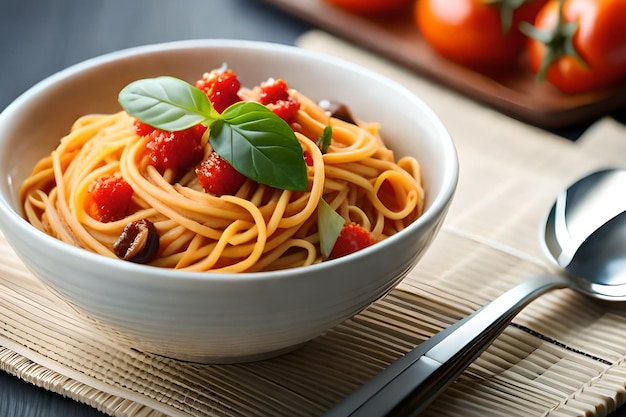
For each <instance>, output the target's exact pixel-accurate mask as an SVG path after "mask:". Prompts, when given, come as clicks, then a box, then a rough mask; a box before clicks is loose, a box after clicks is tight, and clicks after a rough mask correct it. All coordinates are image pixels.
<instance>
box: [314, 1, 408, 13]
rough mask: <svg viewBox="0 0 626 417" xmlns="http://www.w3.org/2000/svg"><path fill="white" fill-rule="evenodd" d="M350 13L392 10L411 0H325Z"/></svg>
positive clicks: (404, 5) (406, 5) (398, 8)
mask: <svg viewBox="0 0 626 417" xmlns="http://www.w3.org/2000/svg"><path fill="white" fill-rule="evenodd" d="M325 1H326V3H329V4H332V5H333V6H337V7H340V8H342V9H344V10H346V11H348V12H351V13H359V14H371V13H387V12H394V11H398V10H400V9H402V8H403V7H408V6H409V5H410V4H411V2H412V0H325Z"/></svg>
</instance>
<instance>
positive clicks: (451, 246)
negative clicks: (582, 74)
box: [0, 31, 626, 417]
mask: <svg viewBox="0 0 626 417" xmlns="http://www.w3.org/2000/svg"><path fill="white" fill-rule="evenodd" d="M298 44H299V45H300V46H301V47H303V48H307V49H312V50H320V51H324V52H326V53H330V54H335V55H338V56H341V57H343V58H345V59H349V60H352V61H354V62H357V63H360V64H362V65H364V66H367V67H370V68H372V69H374V70H376V71H378V72H380V73H382V74H384V75H387V76H389V77H391V78H393V79H395V80H397V81H398V82H400V83H402V84H404V85H405V86H407V87H408V88H409V89H411V90H413V91H414V92H415V93H417V94H418V95H420V96H421V97H422V98H423V99H424V100H425V101H426V102H427V104H429V105H430V106H431V107H432V108H433V109H434V111H435V112H436V113H437V114H438V115H439V116H440V117H441V118H442V120H443V122H444V123H445V124H446V126H447V127H448V129H449V130H450V132H451V134H452V135H453V137H454V138H455V141H456V144H457V147H458V150H459V156H460V161H461V171H460V182H459V188H458V192H457V194H456V197H455V200H454V203H453V205H452V207H451V210H450V213H449V217H448V218H447V220H446V222H445V225H444V227H443V229H442V230H441V232H440V235H439V236H438V238H437V239H436V242H435V243H434V244H433V246H432V248H431V249H430V250H429V251H428V253H427V254H426V255H425V257H424V258H423V259H422V261H421V262H420V264H419V265H418V267H417V268H416V269H415V270H414V271H412V272H411V273H410V275H409V276H408V277H407V278H406V279H405V280H404V281H403V282H402V283H401V284H400V285H399V286H398V287H397V289H395V290H394V291H393V292H391V293H390V294H389V295H388V296H387V297H385V298H384V299H382V300H380V301H378V302H376V303H375V304H374V305H372V306H371V307H370V308H368V309H367V310H365V311H364V312H362V313H361V314H359V315H358V316H356V317H355V318H353V319H351V320H348V321H347V322H345V323H343V324H341V325H340V326H338V327H337V328H335V329H333V330H331V331H329V332H328V333H327V334H325V335H323V336H320V337H318V338H317V339H315V340H313V341H311V342H310V343H308V344H306V345H305V346H304V347H302V348H300V349H298V350H296V351H294V352H292V353H289V354H286V355H283V356H281V357H278V358H275V359H271V360H267V361H262V362H255V363H248V364H239V365H215V366H211V365H199V364H193V363H185V362H179V361H175V360H170V359H167V358H163V357H159V356H155V355H151V354H146V353H142V352H138V351H136V350H133V349H128V348H123V347H119V346H117V345H116V344H115V343H114V342H112V341H110V340H108V339H107V338H105V337H104V336H102V335H101V334H99V333H97V332H96V331H94V330H93V329H92V327H91V326H90V324H89V323H88V322H87V321H85V320H83V319H82V318H81V316H80V315H78V314H77V313H75V312H74V311H73V310H72V309H71V308H69V307H68V306H66V305H65V304H63V303H62V302H60V301H59V300H58V299H57V298H56V297H55V296H54V295H53V294H51V293H50V292H48V291H47V290H46V289H44V288H43V287H42V286H41V285H40V284H39V283H38V281H37V280H36V279H35V278H33V276H32V275H31V274H30V273H29V272H28V271H27V270H26V269H25V268H24V266H23V265H22V263H21V262H20V261H19V260H18V259H17V257H16V256H15V255H14V253H13V252H12V250H11V249H10V247H9V246H8V244H7V242H6V240H4V237H3V236H2V235H0V258H1V259H2V260H3V262H2V265H1V266H0V367H1V368H2V369H4V370H6V371H8V372H10V373H12V374H14V375H17V376H18V377H20V378H22V379H24V380H27V381H30V382H32V383H34V384H36V385H39V386H42V387H44V388H46V389H49V390H51V391H55V392H58V393H61V394H63V395H66V396H69V397H72V398H74V399H77V400H79V401H82V402H85V403H87V404H90V405H92V406H93V407H95V408H97V409H99V410H101V411H103V412H105V413H107V414H110V415H112V416H128V417H144V416H145V417H156V416H163V415H171V416H285V417H295V416H317V415H320V414H323V413H324V412H325V411H326V410H328V409H329V408H331V407H332V406H333V405H334V404H336V403H338V402H339V401H341V399H342V398H344V397H345V396H347V395H348V394H349V393H351V392H352V391H353V390H355V389H356V388H358V387H359V386H360V385H361V384H363V383H365V382H366V381H367V380H369V379H370V378H372V377H373V376H374V375H376V373H378V372H379V371H381V370H382V369H384V368H385V367H386V366H387V365H389V364H390V363H391V362H392V361H394V360H395V359H397V358H398V357H400V356H402V355H403V354H404V353H406V352H407V351H408V350H410V349H411V348H412V347H414V346H416V345H418V344H419V343H421V342H422V341H424V340H426V339H427V338H428V337H430V336H432V335H433V334H434V333H436V332H438V331H439V330H442V329H443V328H445V327H447V326H449V325H450V324H452V323H454V322H455V321H457V320H459V319H460V318H462V317H464V316H466V315H467V314H470V313H471V312H472V311H474V310H476V309H477V308H479V307H480V306H481V305H483V304H484V303H486V302H488V301H489V300H492V299H493V298H495V297H497V296H498V295H500V294H501V293H503V292H504V291H506V290H507V289H509V288H511V287H513V286H514V285H515V284H517V283H519V282H521V281H523V280H525V279H528V278H529V277H531V276H532V275H533V274H536V273H541V272H548V271H550V267H549V266H548V265H549V263H548V262H547V261H546V260H545V258H544V257H543V255H542V253H541V250H540V247H539V244H538V230H539V225H540V223H541V222H542V221H543V219H544V217H545V215H546V214H547V211H548V209H549V208H550V206H551V204H552V201H553V199H554V197H555V196H556V194H557V192H558V191H560V190H561V189H562V188H563V187H566V186H567V185H569V184H570V183H571V182H573V181H574V180H575V179H577V178H578V177H580V176H582V175H584V174H586V173H588V172H590V171H592V170H595V169H598V168H603V167H607V166H618V165H620V164H623V155H625V154H626V127H625V126H623V125H620V124H618V123H617V122H615V121H613V120H611V119H604V120H601V121H600V122H598V123H597V124H596V125H594V126H593V127H592V128H591V129H590V130H589V131H588V132H587V133H586V134H585V136H584V137H583V138H581V139H580V140H578V141H576V142H570V141H568V140H565V139H562V138H559V137H557V136H554V135H551V134H550V133H547V132H545V131H542V130H539V129H535V128H533V127H530V126H528V125H525V124H522V123H520V122H517V121H515V120H513V119H509V118H507V117H504V116H502V115H500V114H498V113H497V112H495V111H492V110H489V109H487V108H485V107H482V106H480V105H478V104H476V103H475V102H472V101H469V100H467V99H465V98H463V97H461V96H458V95H456V94H454V93H452V92H450V91H448V90H445V89H442V88H440V87H438V86H436V85H433V84H431V83H429V82H428V81H425V80H423V79H420V78H418V77H417V76H415V74H412V73H411V72H409V71H405V70H403V69H401V68H398V67H397V66H395V65H393V64H391V63H390V62H387V61H385V60H383V59H381V58H379V57H376V56H373V55H370V54H368V53H366V52H364V51H362V50H359V49H357V48H355V47H353V46H351V45H349V44H347V43H343V42H341V41H339V40H338V39H336V38H333V37H331V36H329V35H327V34H325V33H323V32H317V31H314V32H310V33H308V34H306V35H305V36H303V37H302V38H301V39H300V40H299V43H298ZM381 105H384V98H381ZM390 261H392V260H390ZM625 358H626V304H625V305H623V304H609V303H602V302H598V301H593V300H590V299H588V298H585V297H584V296H581V295H579V294H577V293H575V292H573V291H570V290H559V291H553V292H551V293H549V294H547V295H545V296H543V297H541V298H540V299H539V300H537V301H535V302H533V303H532V304H531V305H530V306H529V307H527V308H526V309H525V310H524V311H523V312H522V313H521V314H520V315H519V316H518V317H517V318H516V319H515V320H514V322H513V324H512V325H510V326H509V327H508V328H507V329H506V331H505V332H504V333H503V334H502V335H501V337H499V338H498V340H497V341H496V342H495V343H494V344H493V345H492V346H491V347H490V348H489V349H488V350H487V351H485V352H484V353H483V354H482V355H481V356H480V357H479V358H478V359H477V360H476V362H475V363H474V364H472V365H471V366H470V368H469V369H468V370H467V371H466V372H464V373H463V375H462V376H461V377H460V378H459V380H458V381H457V382H456V383H454V384H453V385H452V386H451V387H450V388H449V389H448V390H447V391H446V392H445V393H444V394H443V395H442V396H441V397H440V398H439V399H438V400H437V401H435V402H434V403H433V404H432V405H431V407H430V408H429V409H428V410H427V411H426V412H425V415H427V416H500V415H507V416H524V417H526V416H548V415H549V416H559V417H560V416H578V415H598V416H603V415H606V414H607V413H609V412H611V411H613V410H614V409H615V408H616V407H618V406H619V405H621V404H623V403H625V402H626V363H625Z"/></svg>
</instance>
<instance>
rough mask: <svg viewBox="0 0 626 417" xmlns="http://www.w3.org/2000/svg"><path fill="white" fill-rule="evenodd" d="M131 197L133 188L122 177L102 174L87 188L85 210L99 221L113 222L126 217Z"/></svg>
mask: <svg viewBox="0 0 626 417" xmlns="http://www.w3.org/2000/svg"><path fill="white" fill-rule="evenodd" d="M132 197H133V188H132V187H131V186H130V184H128V183H127V182H126V181H125V180H124V179H123V178H121V177H117V176H114V175H107V176H102V177H99V178H98V179H96V180H95V181H94V182H93V183H92V184H91V185H90V186H89V188H88V189H87V197H86V199H85V210H86V211H87V214H89V215H90V216H91V217H92V218H94V219H96V220H98V221H100V222H103V223H108V222H113V221H116V220H120V219H123V218H124V217H126V215H127V214H128V211H129V209H130V205H131V203H132Z"/></svg>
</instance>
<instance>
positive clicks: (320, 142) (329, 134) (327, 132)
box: [316, 125, 333, 154]
mask: <svg viewBox="0 0 626 417" xmlns="http://www.w3.org/2000/svg"><path fill="white" fill-rule="evenodd" d="M332 139H333V128H332V126H330V125H328V126H326V127H325V128H324V131H323V132H322V135H321V136H320V137H319V139H317V142H316V143H317V146H319V148H320V150H321V151H322V153H323V154H324V153H326V152H328V147H329V146H330V142H331V140H332Z"/></svg>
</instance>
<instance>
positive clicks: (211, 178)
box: [196, 152, 246, 197]
mask: <svg viewBox="0 0 626 417" xmlns="http://www.w3.org/2000/svg"><path fill="white" fill-rule="evenodd" d="M196 175H197V176H198V182H199V183H200V185H201V186H202V188H203V189H204V191H205V192H207V193H210V194H213V195H216V196H218V197H219V196H221V195H225V194H228V195H232V194H235V193H236V192H237V190H239V188H240V187H241V186H242V185H243V183H244V182H245V181H246V177H245V176H244V175H243V174H241V173H240V172H239V171H237V170H236V169H235V168H233V166H232V165H231V164H229V163H228V161H226V160H225V159H224V158H222V157H221V156H219V155H218V154H217V153H215V152H211V154H210V155H209V158H208V159H205V160H204V161H202V162H201V163H200V165H199V166H198V167H197V168H196Z"/></svg>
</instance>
